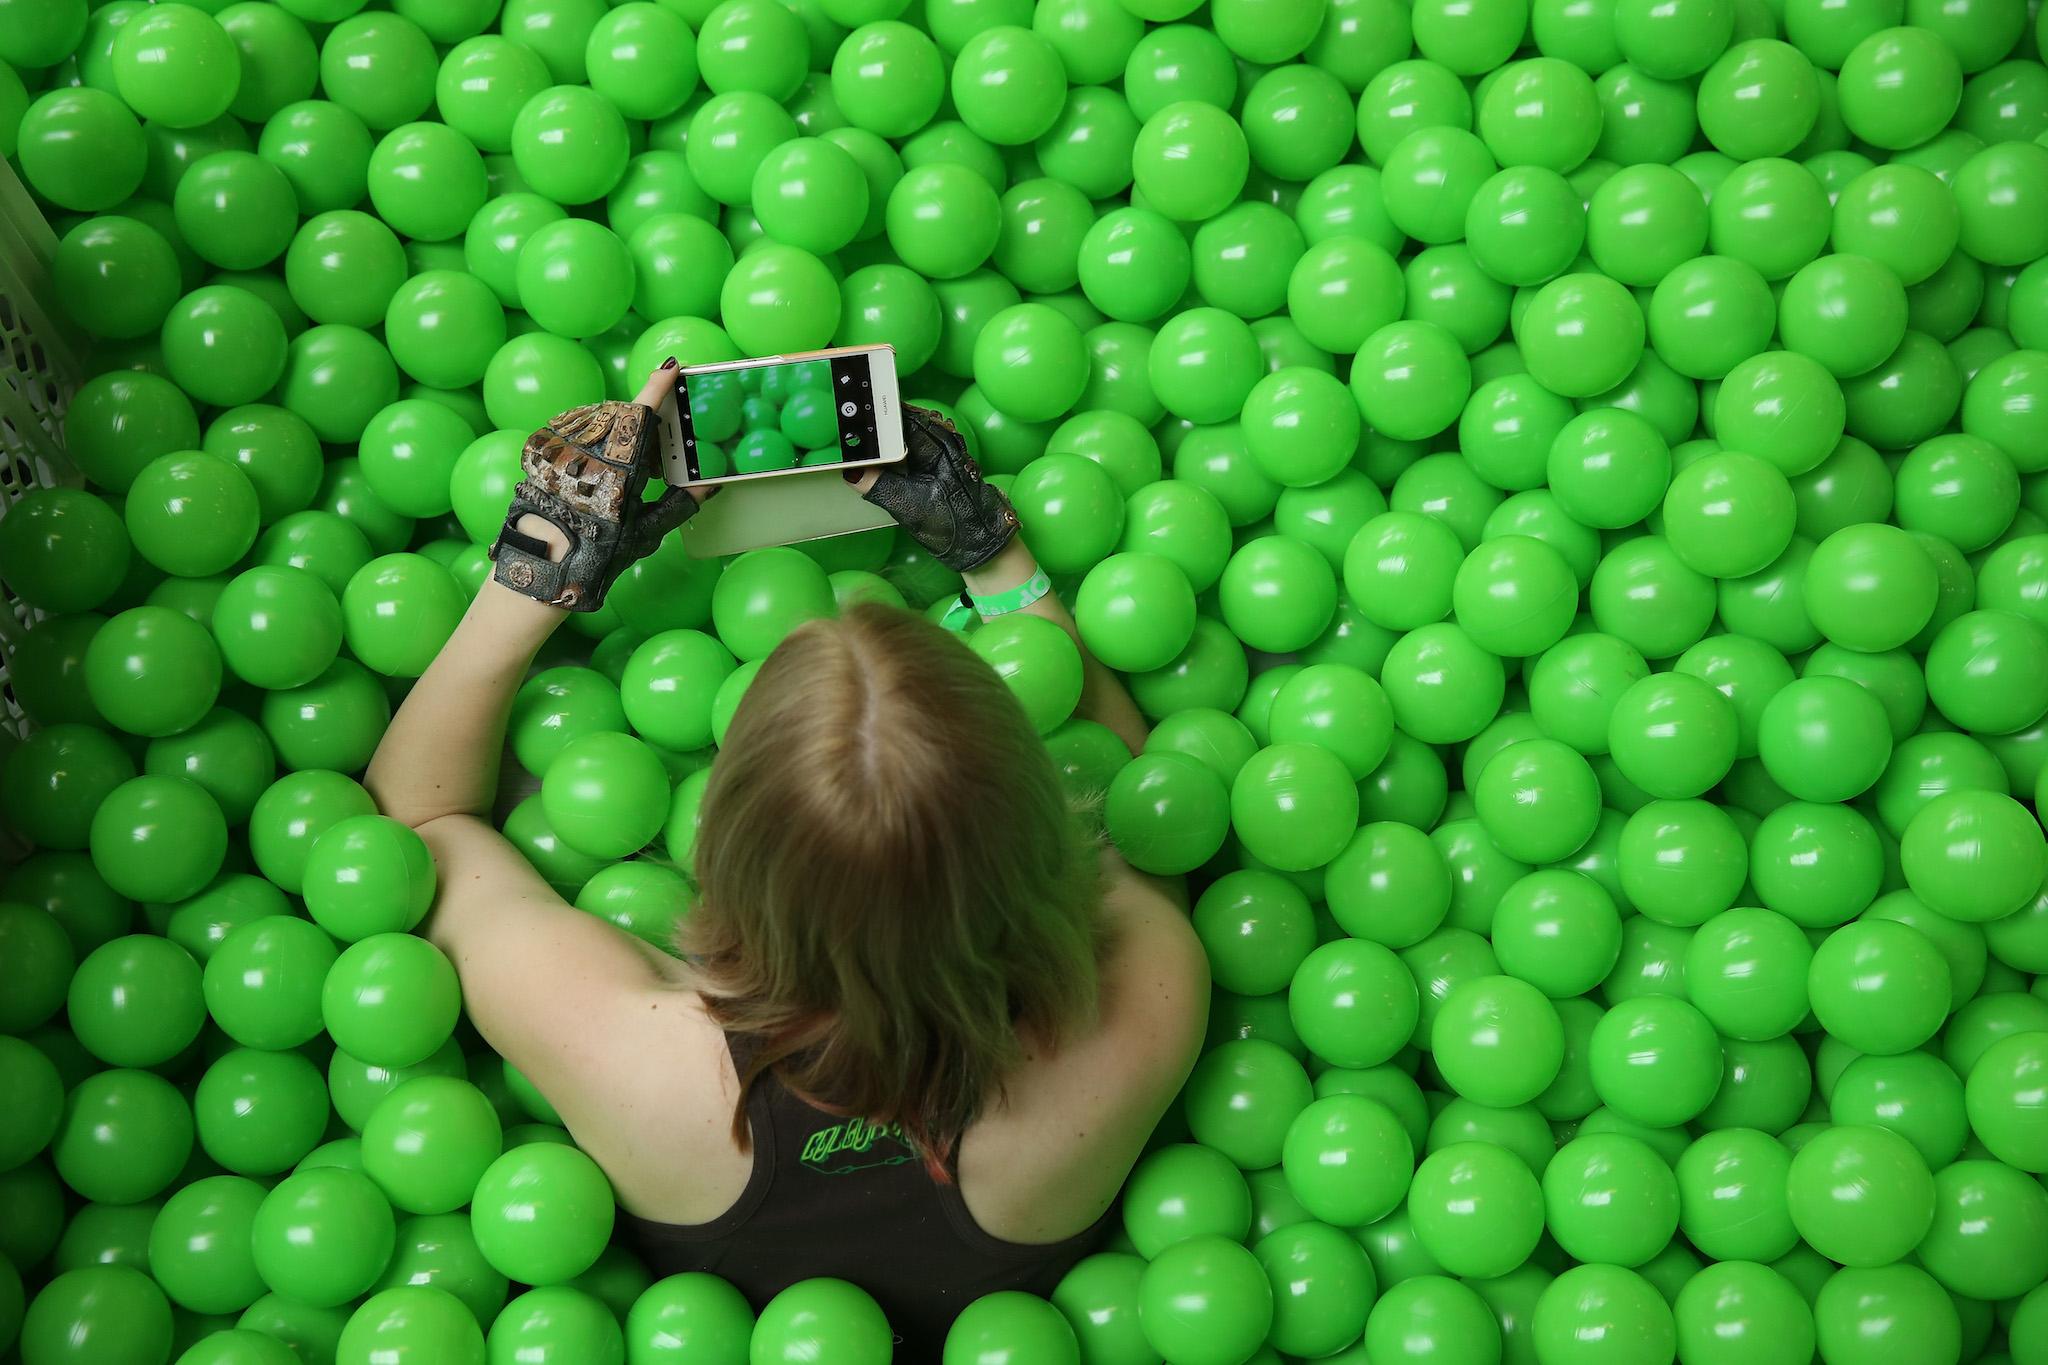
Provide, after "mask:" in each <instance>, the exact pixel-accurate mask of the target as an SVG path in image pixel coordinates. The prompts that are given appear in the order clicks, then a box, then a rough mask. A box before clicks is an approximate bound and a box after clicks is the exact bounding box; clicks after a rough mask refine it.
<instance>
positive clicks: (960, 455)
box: [843, 404, 1017, 573]
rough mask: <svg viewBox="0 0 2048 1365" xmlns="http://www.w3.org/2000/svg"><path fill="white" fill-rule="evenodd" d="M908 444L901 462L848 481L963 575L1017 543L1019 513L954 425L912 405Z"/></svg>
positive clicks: (906, 412)
mask: <svg viewBox="0 0 2048 1365" xmlns="http://www.w3.org/2000/svg"><path fill="white" fill-rule="evenodd" d="M903 440H904V445H905V447H906V453H905V455H904V457H903V459H902V460H901V461H900V462H899V463H896V464H888V465H882V466H881V467H879V468H874V469H864V470H861V471H860V472H859V473H858V474H854V473H852V472H848V473H847V474H845V475H844V476H843V477H844V478H845V479H846V481H847V482H848V483H850V484H852V485H853V486H854V487H856V488H858V489H859V490H860V494H861V496H862V497H863V498H866V499H867V500H868V501H869V502H871V503H873V504H874V505H875V506H877V507H879V508H881V509H882V510H883V511H885V512H887V513H888V514H889V515H890V516H892V517H894V518H896V524H897V525H899V526H901V527H902V528H903V529H904V530H905V531H908V532H909V533H910V536H911V539H913V540H915V541H916V542H917V543H918V544H920V545H922V546H924V547H925V549H927V550H929V551H931V553H932V557H933V558H934V559H936V560H938V561H939V562H940V563H941V564H944V565H945V566H946V567H947V568H949V569H952V570H953V571H955V572H956V573H966V572H968V571H969V570H970V569H975V568H979V567H980V566H981V565H983V564H985V563H987V562H988V561H989V560H991V559H993V558H995V557H996V555H998V554H999V553H1001V552H1002V549H1003V547H1004V546H1006V545H1008V544H1009V543H1010V541H1011V540H1012V539H1014V538H1015V537H1016V534H1017V513H1016V511H1015V510H1014V509H1013V508H1012V507H1011V506H1010V500H1009V499H1008V498H1006V497H1004V496H1003V495H1002V492H1001V491H1000V490H998V489H996V488H994V487H992V486H991V485H989V484H988V483H987V482H986V481H985V480H983V478H982V477H981V469H980V467H979V466H977V465H976V464H975V463H974V457H973V456H971V455H969V454H968V453H967V443H966V442H965V441H963V440H962V439H961V438H960V433H959V432H958V431H957V430H956V429H955V428H954V426H953V424H952V423H951V422H948V421H947V420H946V419H945V418H943V417H941V416H939V415H938V414H937V413H935V412H932V411H930V410H929V409H926V408H920V407H914V406H911V405H909V404H905V405H904V408H903Z"/></svg>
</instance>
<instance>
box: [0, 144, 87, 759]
mask: <svg viewBox="0 0 2048 1365" xmlns="http://www.w3.org/2000/svg"><path fill="white" fill-rule="evenodd" d="M56 249H57V239H56V237H55V235H54V234H52V233H51V231H50V225H49V224H48V223H47V222H45V221H44V220H43V216H42V214H41V213H39V212H37V210H36V206H35V205H34V203H32V202H31V201H30V199H29V197H28V192H27V191H26V190H25V189H23V188H22V185H21V182H20V181H19V180H18V179H16V177H15V175H14V172H13V170H12V169H11V168H10V167H9V166H8V165H7V163H6V162H4V161H0V380H4V382H0V517H4V516H6V515H7V509H8V508H10V507H12V506H13V505H14V504H15V503H16V502H18V501H19V500H20V499H21V496H22V495H23V494H24V493H26V492H28V490H30V489H31V488H45V487H50V486H52V485H55V484H63V483H76V482H77V478H76V475H75V474H74V473H73V472H72V469H71V466H70V464H69V462H68V461H66V460H65V458H64V453H63V426H64V408H65V405H66V404H67V403H68V402H69V401H70V398H71V394H72V392H73V391H74V390H75V389H76V388H77V387H78V382H79V377H80V375H79V366H78V358H77V352H76V351H75V350H74V349H73V347H72V345H71V343H70V340H69V339H68V338H67V337H66V336H65V334H64V332H63V329H62V327H61V326H60V324H59V323H58V321H57V318H58V314H57V311H56V309H55V308H54V307H53V306H52V305H51V295H50V283H49V281H50V261H51V258H52V256H53V255H54V253H55V252H56ZM36 615H37V613H36V612H34V611H33V610H32V609H31V608H29V606H28V605H27V604H26V603H24V602H21V601H19V600H18V599H17V598H16V597H15V596H14V594H13V593H11V592H8V591H7V589H6V587H5V585H4V584H0V708H4V714H0V726H5V727H6V728H7V729H9V730H12V731H14V732H16V733H17V734H18V733H20V729H21V725H22V715H21V708H20V706H19V705H18V704H17V703H16V702H15V699H14V689H13V687H12V686H11V685H10V684H9V681H8V675H7V669H6V663H7V662H9V661H11V660H12V657H13V653H14V642H15V641H16V640H17V639H19V638H20V636H21V633H22V631H23V630H24V629H26V627H27V626H28V625H29V623H30V622H31V621H33V620H34V619H35V616H36Z"/></svg>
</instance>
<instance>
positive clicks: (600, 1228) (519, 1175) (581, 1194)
mask: <svg viewBox="0 0 2048 1365" xmlns="http://www.w3.org/2000/svg"><path fill="white" fill-rule="evenodd" d="M614 1217H615V1209H614V1206H613V1202H612V1192H611V1186H610V1184H609V1183H608V1182H607V1181H606V1180H605V1177H604V1173H603V1172H602V1171H600V1170H599V1169H598V1167H597V1163H595V1162H593V1161H592V1160H591V1159H590V1158H589V1157H587V1156H585V1155H584V1154H583V1153H582V1152H581V1151H579V1150H577V1149H576V1148H574V1147H566V1146H560V1145H557V1144H555V1143H529V1144H527V1145H525V1146H522V1147H514V1148H513V1149H511V1150H510V1151H508V1152H506V1153H505V1154H504V1155H503V1156H500V1157H498V1158H497V1159H496V1160H495V1161H493V1162H491V1164H490V1166H489V1167H488V1168H486V1169H485V1171H484V1173H483V1175H482V1177H481V1179H480V1180H479V1181H478V1183H477V1187H476V1193H475V1197H474V1199H473V1201H472V1203H471V1207H470V1226H471V1229H472V1230H473V1231H474V1233H475V1234H476V1241H477V1246H478V1248H479V1249H480V1250H482V1252H483V1254H484V1257H485V1259H486V1260H488V1261H489V1262H490V1263H491V1265H492V1266H493V1267H495V1268H496V1269H497V1270H498V1271H499V1272H501V1273H502V1274H504V1275H506V1276H507V1277H509V1278H511V1279H513V1280H517V1281H519V1282H520V1283H523V1284H534V1285H550V1284H559V1283H562V1282H564V1281H567V1280H570V1279H573V1278H574V1277H576V1276H577V1275H580V1274H582V1273H583V1272H584V1271H585V1270H588V1269H589V1268H590V1267H591V1265H593V1264H594V1263H595V1262H596V1260H597V1258H598V1256H599V1254H600V1253H602V1252H603V1250H604V1247H605V1243H606V1242H607V1241H609V1240H610V1237H611V1231H612V1223H613V1220H614ZM772 1312H773V1305H772V1304H771V1305H770V1307H769V1309H768V1310H765V1311H764V1313H763V1321H764V1323H765V1322H766V1321H767V1320H768V1318H769V1315H770V1314H771V1313H772Z"/></svg>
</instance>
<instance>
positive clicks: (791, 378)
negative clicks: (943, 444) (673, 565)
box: [675, 355, 886, 483]
mask: <svg viewBox="0 0 2048 1365" xmlns="http://www.w3.org/2000/svg"><path fill="white" fill-rule="evenodd" d="M676 399H677V401H676V405H675V409H676V419H677V425H678V427H679V430H678V431H677V432H676V433H675V434H676V436H677V438H678V444H679V448H680V452H681V455H682V461H683V466H684V468H685V469H686V470H687V471H688V474H689V481H690V482H691V483H708V482H711V481H713V480H717V479H725V478H735V477H741V476H745V475H750V474H772V473H778V472H781V471H783V470H789V469H811V468H818V467H823V466H828V465H846V464H868V463H872V462H874V461H877V460H881V459H884V458H886V453H885V452H884V451H883V450H882V448H881V442H880V440H879V436H878V430H877V425H876V420H875V384H874V377H873V374H872V370H871V367H870V363H869V357H868V356H866V355H835V356H814V357H812V358H810V359H806V360H784V361H771V362H768V363H766V364H760V365H748V366H745V367H743V368H739V369H730V370H711V371H708V372H700V373H695V374H685V375H683V377H682V379H681V380H680V382H679V383H678V385H677V393H676Z"/></svg>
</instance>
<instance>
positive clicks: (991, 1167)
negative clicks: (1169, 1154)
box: [960, 878, 1209, 1242]
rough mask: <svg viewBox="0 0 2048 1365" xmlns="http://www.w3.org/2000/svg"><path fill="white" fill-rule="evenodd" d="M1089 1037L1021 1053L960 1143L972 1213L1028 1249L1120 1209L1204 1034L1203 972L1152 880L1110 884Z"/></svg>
mask: <svg viewBox="0 0 2048 1365" xmlns="http://www.w3.org/2000/svg"><path fill="white" fill-rule="evenodd" d="M1104 913H1105V915H1106V916H1107V917H1108V918H1109V920H1110V927H1111V929H1112V934H1111V936H1110V938H1109V941H1108V948H1107V952H1106V955H1105V957H1104V959H1103V963H1102V988H1101V992H1100V1001H1099V1008H1098V1009H1097V1011H1096V1017H1095V1019H1094V1020H1093V1021H1092V1023H1091V1024H1090V1025H1089V1026H1087V1027H1085V1028H1082V1029H1077V1030H1076V1031H1075V1032H1074V1033H1073V1034H1072V1035H1071V1036H1069V1037H1066V1038H1062V1039H1057V1040H1040V1039H1028V1038H1027V1039H1025V1040H1024V1042H1025V1056H1024V1060H1023V1061H1022V1062H1021V1063H1020V1064H1019V1065H1018V1066H1017V1067H1016V1068H1014V1069H1013V1071H1012V1072H1011V1073H1010V1075H1009V1076H1008V1077H1007V1078H1006V1079H1005V1084H1004V1087H1003V1093H1002V1095H1001V1096H1000V1097H999V1098H998V1100H997V1101H996V1102H995V1103H994V1104H992V1105H991V1106H990V1108H989V1110H988V1111H987V1112H986V1113H984V1114H983V1116H982V1118H981V1119H980V1120H978V1121H977V1122H976V1123H975V1125H974V1126H973V1127H972V1128H970V1129H969V1130H968V1132H967V1135H966V1137H965V1138H964V1139H963V1141H962V1143H961V1153H960V1186H961V1195H962V1197H963V1198H964V1199H965V1201H966V1203H967V1206H968V1211H969V1212H970V1213H972V1214H973V1215H974V1218H975V1221H976V1222H978V1223H979V1224H980V1225H981V1226H982V1227H983V1228H984V1229H985V1230H987V1231H988V1232H990V1233H991V1234H993V1235H995V1236H998V1237H1003V1238H1007V1239H1009V1240H1012V1241H1022V1242H1048V1241H1056V1240H1059V1239H1060V1238H1063V1237H1067V1236H1071V1235H1073V1234H1074V1233H1077V1232H1079V1231H1081V1230H1082V1229H1083V1228H1085V1227H1087V1226H1088V1225H1089V1224H1091V1223H1093V1222H1094V1221H1095V1219H1096V1218H1097V1217H1099V1216H1100V1215H1101V1213H1102V1211H1103V1210H1104V1209H1106V1208H1108V1207H1109V1205H1110V1203H1111V1202H1112V1201H1113V1200H1114V1199H1115V1198H1116V1193H1117V1191H1118V1189H1120V1188H1121V1187H1122V1185H1123V1182H1124V1178H1125V1177H1126V1176H1127V1175H1128V1174H1129V1173H1130V1169H1131V1167H1132V1166H1133V1165H1135V1164H1136V1163H1137V1159H1138V1156H1139V1154H1140V1153H1141V1152H1142V1151H1143V1150H1144V1146H1145V1143H1146V1140H1147V1139H1148V1138H1150V1136H1151V1134H1152V1130H1153V1129H1154V1128H1155V1127H1156V1126H1157V1125H1158V1123H1159V1120H1160V1118H1161V1117H1162V1116H1163V1115H1164V1114H1165V1113H1166V1111H1167V1109H1168V1108H1169V1107H1171V1105H1172V1104H1173V1102H1174V1100H1175V1099H1176V1098H1177V1097H1178V1096H1179V1094H1180V1089H1181V1085H1182V1084H1183V1083H1184V1082H1185V1081H1186V1079H1187V1075H1188V1072H1189V1071H1190V1070H1191V1069H1192V1068H1193V1066H1194V1063H1195V1058H1196V1056H1197V1055H1198V1053H1199V1052H1200V1049H1201V1043H1202V1036H1203V1032H1204V1030H1205V1028H1206V1026H1207V1022H1208V1006H1209V973H1208V962H1207V959H1206V958H1205V957H1204V955H1203V953H1202V947H1201V943H1200V941H1199V940H1197V939H1196V938H1195V935H1194V931H1193V929H1192V927H1191V926H1190V925H1189V923H1188V920H1187V916H1186V914H1185V913H1184V912H1183V911H1182V910H1181V909H1180V907H1179V906H1178V904H1176V903H1175V901H1174V899H1173V898H1172V897H1171V896H1170V894H1168V893H1167V892H1166V891H1165V889H1163V888H1160V887H1157V886H1154V885H1152V884H1151V883H1149V881H1148V880H1146V879H1136V878H1132V879H1128V880H1127V879H1117V880H1113V881H1112V884H1111V889H1110V892H1109V895H1108V897H1107V898H1106V900H1105V904H1104Z"/></svg>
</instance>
